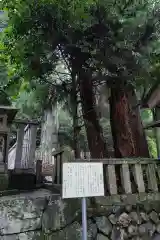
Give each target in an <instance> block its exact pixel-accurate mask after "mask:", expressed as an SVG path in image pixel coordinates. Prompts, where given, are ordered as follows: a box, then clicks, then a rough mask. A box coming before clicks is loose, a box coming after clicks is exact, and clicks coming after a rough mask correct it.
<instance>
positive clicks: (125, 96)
mask: <svg viewBox="0 0 160 240" xmlns="http://www.w3.org/2000/svg"><path fill="white" fill-rule="evenodd" d="M136 104H137V102H136V95H135V92H134V90H133V89H128V88H126V87H124V88H120V87H119V88H116V87H114V88H112V89H111V97H110V120H111V128H112V135H113V142H114V149H115V156H116V157H117V158H121V157H149V151H148V146H147V141H146V138H145V134H144V130H143V126H142V122H141V118H140V112H139V109H138V108H137V107H136Z"/></svg>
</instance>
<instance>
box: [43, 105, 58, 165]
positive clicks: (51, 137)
mask: <svg viewBox="0 0 160 240" xmlns="http://www.w3.org/2000/svg"><path fill="white" fill-rule="evenodd" d="M56 114H57V105H56V104H55V106H52V107H48V108H46V109H45V110H44V120H43V123H42V128H41V145H40V150H41V154H42V156H41V157H42V159H43V163H49V164H52V163H53V162H52V160H53V158H52V150H53V148H55V149H57V147H58V125H57V124H58V122H57V116H56Z"/></svg>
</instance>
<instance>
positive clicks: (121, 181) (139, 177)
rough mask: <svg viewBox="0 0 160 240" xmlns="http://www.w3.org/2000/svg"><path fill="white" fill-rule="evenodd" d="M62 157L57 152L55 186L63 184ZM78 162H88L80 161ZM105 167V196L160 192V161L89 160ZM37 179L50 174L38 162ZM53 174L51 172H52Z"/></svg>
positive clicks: (54, 174)
mask: <svg viewBox="0 0 160 240" xmlns="http://www.w3.org/2000/svg"><path fill="white" fill-rule="evenodd" d="M62 155H63V152H59V153H58V152H57V153H56V154H55V155H54V157H55V166H54V167H53V168H52V179H53V184H59V185H61V184H62V164H63V162H62ZM77 161H81V162H82V161H87V159H84V160H82V159H80V160H77ZM88 161H90V162H95V161H96V162H99V161H100V162H102V163H103V166H104V183H105V195H116V194H132V193H145V192H159V190H160V160H154V159H88ZM36 169H37V179H38V180H40V179H41V177H42V176H46V175H47V174H48V173H49V172H47V170H46V169H44V168H42V164H41V162H40V161H37V168H36ZM50 174H51V172H50Z"/></svg>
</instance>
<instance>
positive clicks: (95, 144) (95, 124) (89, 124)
mask: <svg viewBox="0 0 160 240" xmlns="http://www.w3.org/2000/svg"><path fill="white" fill-rule="evenodd" d="M79 78H80V95H81V101H82V112H83V119H84V123H85V128H86V133H87V140H88V146H89V150H90V153H91V157H92V158H105V157H107V156H108V152H107V148H106V144H105V141H104V138H103V133H102V128H101V126H100V124H99V118H98V116H97V113H96V110H95V96H94V93H93V86H92V79H91V78H90V77H89V76H88V75H87V73H81V74H80V76H79Z"/></svg>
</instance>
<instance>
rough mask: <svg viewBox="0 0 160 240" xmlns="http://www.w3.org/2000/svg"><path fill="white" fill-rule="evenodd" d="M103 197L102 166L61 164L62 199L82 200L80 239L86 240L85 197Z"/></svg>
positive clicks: (95, 164) (82, 163)
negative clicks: (81, 231) (81, 230)
mask: <svg viewBox="0 0 160 240" xmlns="http://www.w3.org/2000/svg"><path fill="white" fill-rule="evenodd" d="M98 196H104V181H103V164H102V163H99V162H97V163H96V162H92V163H91V162H72V163H64V164H63V186H62V197H63V198H64V199H65V198H82V229H83V234H82V239H83V240H87V206H86V198H87V197H98Z"/></svg>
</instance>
